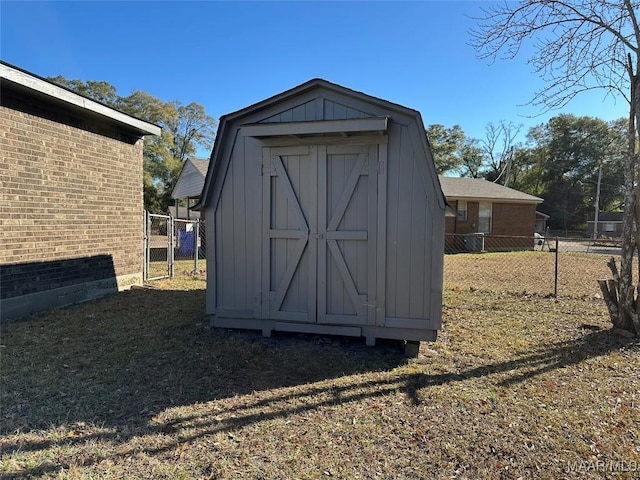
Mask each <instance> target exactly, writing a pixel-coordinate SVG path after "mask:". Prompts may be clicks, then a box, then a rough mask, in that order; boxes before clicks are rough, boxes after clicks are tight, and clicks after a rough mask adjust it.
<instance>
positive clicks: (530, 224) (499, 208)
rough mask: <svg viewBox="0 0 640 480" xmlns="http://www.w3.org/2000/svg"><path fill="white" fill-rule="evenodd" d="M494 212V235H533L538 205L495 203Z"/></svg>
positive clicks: (492, 231)
mask: <svg viewBox="0 0 640 480" xmlns="http://www.w3.org/2000/svg"><path fill="white" fill-rule="evenodd" d="M492 213H493V225H492V228H491V233H492V234H493V235H511V236H529V237H533V234H534V232H535V227H536V205H531V204H529V205H522V204H514V203H494V204H493V212H492Z"/></svg>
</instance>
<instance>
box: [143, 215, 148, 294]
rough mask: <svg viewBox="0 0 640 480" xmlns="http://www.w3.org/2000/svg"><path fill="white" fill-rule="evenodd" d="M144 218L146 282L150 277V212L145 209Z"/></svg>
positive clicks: (144, 277)
mask: <svg viewBox="0 0 640 480" xmlns="http://www.w3.org/2000/svg"><path fill="white" fill-rule="evenodd" d="M142 218H143V220H142V221H143V222H144V223H143V227H142V232H143V233H142V281H143V282H146V281H147V279H148V278H149V212H147V211H146V210H144V211H143V214H142Z"/></svg>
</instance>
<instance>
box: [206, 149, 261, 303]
mask: <svg viewBox="0 0 640 480" xmlns="http://www.w3.org/2000/svg"><path fill="white" fill-rule="evenodd" d="M245 146H246V148H245ZM259 155H260V149H259V148H256V141H255V140H253V139H251V138H246V137H241V136H238V137H236V141H235V143H234V148H233V153H232V158H231V162H230V164H229V168H228V170H227V172H226V177H225V181H224V183H223V186H222V190H221V194H220V201H219V203H218V205H217V208H216V210H215V215H214V218H215V231H216V236H215V244H216V266H217V268H216V282H215V285H216V291H215V296H216V302H215V303H216V306H217V309H218V310H220V309H222V310H225V311H229V312H244V313H245V314H248V313H249V312H250V311H253V309H254V308H255V302H256V301H257V299H256V297H255V295H256V290H255V288H256V283H255V279H256V277H259V265H260V242H259V238H260V234H261V231H262V230H261V216H260V211H259V210H258V209H259V208H260V202H261V200H262V176H261V175H260V171H261V170H260V168H261V163H260V160H259V158H260V157H259ZM209 313H214V312H211V311H210V312H209Z"/></svg>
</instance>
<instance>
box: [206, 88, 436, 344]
mask: <svg viewBox="0 0 640 480" xmlns="http://www.w3.org/2000/svg"><path fill="white" fill-rule="evenodd" d="M201 205H202V206H203V208H205V210H206V215H207V238H210V239H214V241H210V242H208V244H207V261H208V268H207V313H209V314H211V315H213V320H212V322H213V325H214V326H218V327H225V328H229V327H231V328H250V329H259V330H262V331H263V334H265V335H270V334H271V331H272V330H281V331H282V330H284V331H298V332H306V333H318V334H337V335H349V336H363V337H365V338H366V339H367V343H369V344H372V343H374V342H375V339H376V338H395V339H404V340H410V341H418V340H434V339H435V337H436V332H437V329H439V328H440V325H441V310H442V268H443V243H444V210H445V201H444V197H443V195H442V191H441V189H440V184H439V182H438V177H437V174H436V171H435V166H434V163H433V158H432V155H431V150H430V148H429V145H428V144H427V140H426V136H425V134H424V125H423V123H422V119H421V117H420V114H419V113H418V112H417V111H415V110H411V109H408V108H406V107H402V106H400V105H397V104H393V103H390V102H387V101H385V100H381V99H378V98H375V97H371V96H369V95H365V94H363V93H360V92H355V91H353V90H350V89H347V88H344V87H341V86H339V85H335V84H333V83H330V82H327V81H325V80H320V79H316V80H311V81H309V82H307V83H305V84H302V85H300V86H298V87H296V88H293V89H291V90H288V91H286V92H283V93H281V94H279V95H276V96H275V97H272V98H269V99H266V100H264V101H262V102H260V103H258V104H255V105H252V106H249V107H247V108H245V109H243V110H240V111H238V112H235V113H232V114H229V115H225V116H224V117H222V119H221V121H220V127H219V130H218V135H217V137H216V142H215V145H214V148H213V153H212V155H211V165H210V168H209V171H208V174H207V179H206V182H205V186H204V189H203V191H202V198H201Z"/></svg>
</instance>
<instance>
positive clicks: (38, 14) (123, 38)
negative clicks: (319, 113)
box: [0, 0, 627, 139]
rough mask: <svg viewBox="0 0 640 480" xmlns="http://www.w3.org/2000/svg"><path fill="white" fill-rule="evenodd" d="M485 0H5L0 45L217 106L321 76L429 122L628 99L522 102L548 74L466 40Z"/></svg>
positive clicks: (89, 74)
mask: <svg viewBox="0 0 640 480" xmlns="http://www.w3.org/2000/svg"><path fill="white" fill-rule="evenodd" d="M489 3H490V2H487V1H485V2H469V1H421V2H377V1H368V2H334V1H326V2H310V1H309V2H284V1H280V2H266V1H263V2H242V1H235V2H213V1H200V2H125V1H110V2H82V3H81V2H30V1H20V2H14V1H7V0H2V2H0V26H1V29H0V30H1V33H0V57H1V58H2V60H4V61H6V62H9V63H11V64H14V65H16V66H18V67H21V68H24V69H26V70H29V71H31V72H33V73H35V74H38V75H41V76H45V77H47V76H56V75H63V76H65V77H66V78H69V79H81V80H104V81H107V82H109V83H111V84H113V85H114V86H116V87H117V89H118V93H119V94H120V95H123V96H124V95H128V94H129V93H131V91H133V90H143V91H146V92H148V93H150V94H152V95H155V96H157V97H159V98H161V99H162V100H165V101H169V100H180V101H181V102H183V103H189V102H192V101H195V102H198V103H200V104H202V105H203V106H204V107H205V110H206V111H207V113H208V114H209V115H211V116H212V117H214V118H216V119H218V118H219V117H220V116H221V115H223V114H226V113H230V112H233V111H235V110H238V109H241V108H243V107H245V106H248V105H250V104H252V103H255V102H258V101H260V100H263V99H265V98H267V97H270V96H272V95H275V94H277V93H280V92H282V91H284V90H287V89H289V88H292V87H294V86H296V85H298V84H300V83H303V82H305V81H307V80H309V79H311V78H315V77H321V78H324V79H326V80H329V81H331V82H334V83H338V84H341V85H344V86H346V87H349V88H352V89H354V90H358V91H362V92H365V93H367V94H370V95H373V96H376V97H380V98H384V99H386V100H389V101H392V102H396V103H399V104H402V105H405V106H407V107H410V108H414V109H416V110H419V111H420V112H421V114H422V118H423V120H424V122H425V125H429V124H432V123H440V124H443V125H445V126H447V127H451V126H453V125H454V124H459V125H461V126H462V128H463V130H464V131H465V133H466V134H467V135H468V136H470V137H473V138H478V139H482V138H484V135H485V127H486V124H487V123H488V122H494V123H497V122H499V121H501V120H506V121H512V122H514V123H516V124H523V125H524V127H523V132H526V130H527V129H528V128H529V127H530V126H533V125H537V124H540V123H543V122H545V121H546V120H548V119H549V118H550V117H552V116H554V115H557V114H559V113H562V112H566V113H573V114H576V115H590V116H594V117H599V118H602V119H604V120H613V119H616V118H620V117H626V115H627V105H626V103H625V102H624V100H622V99H620V100H618V101H617V102H614V101H613V100H614V99H612V98H610V97H609V98H605V93H604V92H603V91H595V92H592V93H590V94H588V95H587V94H583V95H581V96H579V97H578V98H577V99H575V100H573V101H572V102H571V103H570V104H569V105H568V106H567V107H565V108H564V109H563V110H561V111H558V110H555V111H551V112H549V113H544V114H541V111H540V109H539V107H532V106H527V105H526V104H527V102H529V100H530V99H531V98H532V96H533V93H534V91H535V90H537V89H538V88H540V87H541V86H543V84H542V82H541V80H540V79H539V78H538V77H537V76H536V75H535V74H534V73H533V69H532V67H531V66H530V65H528V64H527V62H526V59H527V58H526V53H527V52H526V49H525V51H524V52H522V53H523V55H521V56H520V57H519V58H517V59H516V60H511V61H499V62H496V63H494V64H489V63H488V62H487V61H486V60H479V59H477V57H476V52H475V51H474V50H473V49H472V48H471V47H470V46H469V45H468V43H469V41H470V36H469V33H468V30H469V28H471V27H472V26H474V25H475V21H474V20H473V19H472V18H471V17H474V16H478V15H479V14H480V7H481V6H482V5H488V4H489Z"/></svg>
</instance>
